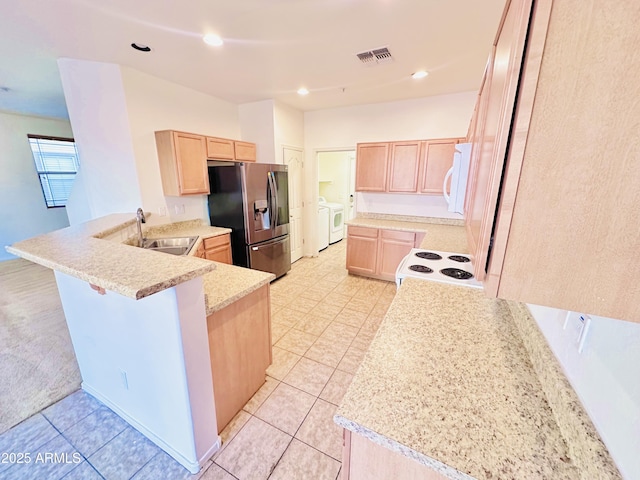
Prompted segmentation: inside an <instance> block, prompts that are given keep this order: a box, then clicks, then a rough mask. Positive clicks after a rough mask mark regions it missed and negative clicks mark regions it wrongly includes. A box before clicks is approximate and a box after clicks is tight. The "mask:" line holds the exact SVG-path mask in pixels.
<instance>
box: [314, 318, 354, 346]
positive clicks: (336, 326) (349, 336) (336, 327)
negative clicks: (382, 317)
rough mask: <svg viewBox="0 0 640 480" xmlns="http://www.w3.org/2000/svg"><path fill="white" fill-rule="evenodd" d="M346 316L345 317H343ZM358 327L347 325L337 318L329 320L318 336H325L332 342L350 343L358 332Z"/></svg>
mask: <svg viewBox="0 0 640 480" xmlns="http://www.w3.org/2000/svg"><path fill="white" fill-rule="evenodd" d="M345 318H346V317H345ZM358 330H359V328H358V327H354V326H353V325H347V324H346V323H342V322H338V321H337V320H336V321H334V322H331V323H330V324H329V326H328V327H327V328H326V329H325V331H324V332H322V335H320V338H326V339H327V340H331V341H334V342H341V343H347V344H349V343H351V342H352V341H353V339H354V338H356V335H357V334H358Z"/></svg>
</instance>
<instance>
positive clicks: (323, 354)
mask: <svg viewBox="0 0 640 480" xmlns="http://www.w3.org/2000/svg"><path fill="white" fill-rule="evenodd" d="M348 348H349V342H348V341H347V342H345V341H344V340H343V341H335V340H333V339H330V338H325V337H323V336H322V335H321V336H320V338H318V340H316V343H314V344H313V345H311V348H309V350H307V353H305V354H304V356H305V358H309V359H311V360H315V361H316V362H319V363H322V364H323V365H327V366H329V367H332V368H336V367H337V366H338V364H339V363H340V360H342V357H343V356H344V354H345V353H346V352H347V349H348Z"/></svg>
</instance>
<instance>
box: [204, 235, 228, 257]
mask: <svg viewBox="0 0 640 480" xmlns="http://www.w3.org/2000/svg"><path fill="white" fill-rule="evenodd" d="M202 243H203V245H204V248H205V254H204V255H205V257H204V258H206V259H207V260H213V261H214V262H220V263H227V264H229V265H231V264H232V263H233V262H232V260H231V238H230V236H229V234H228V233H226V234H224V235H219V236H216V237H210V238H205V239H204V241H203V242H202Z"/></svg>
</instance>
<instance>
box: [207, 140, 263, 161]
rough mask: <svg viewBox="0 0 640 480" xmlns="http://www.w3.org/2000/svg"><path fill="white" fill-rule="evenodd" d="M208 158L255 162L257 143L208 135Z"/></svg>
mask: <svg viewBox="0 0 640 480" xmlns="http://www.w3.org/2000/svg"><path fill="white" fill-rule="evenodd" d="M207 158H209V159H211V160H231V161H235V162H255V161H256V144H255V143H250V142H241V141H239V140H230V139H228V138H218V137H207Z"/></svg>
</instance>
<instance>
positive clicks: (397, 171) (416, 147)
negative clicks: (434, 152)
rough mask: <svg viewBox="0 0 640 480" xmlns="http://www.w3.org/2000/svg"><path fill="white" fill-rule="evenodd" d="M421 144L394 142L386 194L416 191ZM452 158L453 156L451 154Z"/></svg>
mask: <svg viewBox="0 0 640 480" xmlns="http://www.w3.org/2000/svg"><path fill="white" fill-rule="evenodd" d="M421 144H422V142H394V143H392V144H391V157H390V159H389V184H388V188H387V190H386V191H387V192H393V193H395V192H405V193H415V192H416V191H417V190H418V171H419V165H420V150H421V148H420V147H421ZM451 158H453V154H451Z"/></svg>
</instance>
